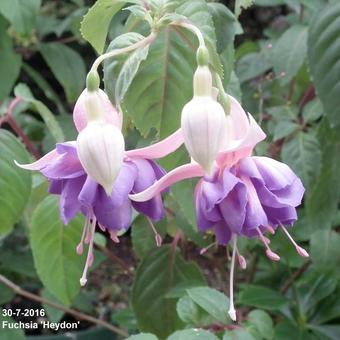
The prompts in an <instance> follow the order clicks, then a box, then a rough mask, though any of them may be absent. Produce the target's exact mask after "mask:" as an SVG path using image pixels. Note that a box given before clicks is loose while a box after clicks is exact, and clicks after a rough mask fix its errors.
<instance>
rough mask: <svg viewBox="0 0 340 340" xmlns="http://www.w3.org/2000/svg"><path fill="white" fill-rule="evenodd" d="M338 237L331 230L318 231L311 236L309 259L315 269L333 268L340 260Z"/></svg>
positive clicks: (339, 239)
mask: <svg viewBox="0 0 340 340" xmlns="http://www.w3.org/2000/svg"><path fill="white" fill-rule="evenodd" d="M339 244H340V236H339V234H338V233H336V232H335V231H333V230H318V231H315V232H314V233H313V234H312V236H311V249H310V251H311V258H312V260H313V263H314V265H315V266H316V267H318V268H320V269H322V268H329V269H331V268H334V267H336V266H337V265H338V264H339V260H340V249H339Z"/></svg>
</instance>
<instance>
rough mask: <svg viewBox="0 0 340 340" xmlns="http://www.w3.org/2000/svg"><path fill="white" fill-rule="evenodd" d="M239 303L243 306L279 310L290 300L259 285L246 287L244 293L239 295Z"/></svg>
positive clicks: (243, 289)
mask: <svg viewBox="0 0 340 340" xmlns="http://www.w3.org/2000/svg"><path fill="white" fill-rule="evenodd" d="M238 302H239V303H240V304H242V305H249V306H254V307H257V308H263V309H268V310H277V309H280V308H281V307H283V306H285V305H286V304H287V303H288V300H287V299H286V298H285V297H284V296H283V295H281V294H279V293H278V292H276V291H275V290H272V289H270V288H267V287H262V286H259V285H258V286H255V285H244V286H243V287H242V291H241V292H240V293H239V294H238Z"/></svg>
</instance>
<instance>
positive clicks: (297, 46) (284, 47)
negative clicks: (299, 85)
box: [271, 25, 308, 84]
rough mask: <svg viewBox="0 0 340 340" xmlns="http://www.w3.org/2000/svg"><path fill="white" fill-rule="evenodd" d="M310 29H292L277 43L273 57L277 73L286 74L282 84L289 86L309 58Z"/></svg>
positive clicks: (296, 26)
mask: <svg viewBox="0 0 340 340" xmlns="http://www.w3.org/2000/svg"><path fill="white" fill-rule="evenodd" d="M307 35H308V29H307V27H305V26H301V25H294V26H292V27H290V28H289V29H288V30H287V31H285V32H284V34H283V35H282V36H281V37H280V38H279V39H278V41H277V42H276V43H275V45H274V47H273V49H272V53H271V57H272V63H273V66H274V70H275V73H276V74H277V75H280V74H282V73H284V74H285V76H284V77H282V78H281V83H282V84H287V83H289V81H290V80H291V79H292V78H293V77H294V76H295V75H296V74H297V72H298V70H299V69H300V67H301V66H302V64H303V63H304V61H305V59H306V56H307Z"/></svg>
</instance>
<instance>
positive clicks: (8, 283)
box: [0, 274, 129, 338]
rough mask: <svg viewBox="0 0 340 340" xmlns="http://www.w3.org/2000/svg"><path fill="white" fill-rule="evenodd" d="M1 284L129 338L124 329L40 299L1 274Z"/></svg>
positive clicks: (17, 292)
mask: <svg viewBox="0 0 340 340" xmlns="http://www.w3.org/2000/svg"><path fill="white" fill-rule="evenodd" d="M0 282H2V283H3V284H4V285H6V286H7V287H9V288H10V289H12V290H13V291H14V292H15V293H16V294H18V295H21V296H24V297H26V298H27V299H30V300H33V301H37V302H40V303H44V304H46V305H48V306H51V307H53V308H56V309H59V310H61V311H63V312H64V313H67V314H70V315H72V316H74V317H75V318H76V319H80V320H86V321H88V322H91V323H94V324H96V325H100V326H102V327H104V328H107V329H109V330H110V331H111V332H113V333H116V334H119V335H121V336H123V337H124V338H126V337H128V336H129V334H128V333H127V332H125V331H124V330H123V329H120V328H118V327H115V326H113V325H111V324H110V323H108V322H106V321H104V320H100V319H97V318H94V317H93V316H90V315H87V314H84V313H81V312H78V311H77V310H75V309H71V308H68V307H65V306H63V305H60V304H59V303H56V302H53V301H50V300H47V299H45V298H43V297H40V296H39V295H36V294H33V293H31V292H28V291H27V290H24V289H22V288H21V287H19V286H18V285H16V284H15V283H14V282H12V281H10V280H9V279H8V278H6V277H5V276H3V275H1V274H0Z"/></svg>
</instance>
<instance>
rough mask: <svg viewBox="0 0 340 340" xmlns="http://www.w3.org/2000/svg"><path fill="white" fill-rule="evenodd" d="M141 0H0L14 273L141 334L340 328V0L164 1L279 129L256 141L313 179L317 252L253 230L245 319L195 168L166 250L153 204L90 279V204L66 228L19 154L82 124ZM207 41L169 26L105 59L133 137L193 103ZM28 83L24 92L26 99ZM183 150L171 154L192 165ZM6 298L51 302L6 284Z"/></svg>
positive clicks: (267, 333) (332, 335) (307, 222)
mask: <svg viewBox="0 0 340 340" xmlns="http://www.w3.org/2000/svg"><path fill="white" fill-rule="evenodd" d="M128 2H129V1H118V0H117V1H114V0H98V1H97V2H96V3H95V5H94V6H93V7H92V8H91V9H90V10H89V12H88V9H89V7H90V6H92V5H93V2H92V1H85V0H70V1H56V0H55V1H54V0H49V1H47V0H46V1H41V0H2V1H0V61H1V62H0V74H1V78H2V80H1V83H0V101H1V107H0V125H1V129H0V192H1V197H0V202H1V207H0V251H1V256H0V273H1V274H2V275H5V276H6V277H7V278H9V279H11V280H12V281H13V282H15V283H16V284H18V285H20V286H21V287H23V288H24V289H26V290H28V291H30V292H33V293H34V294H37V295H39V296H42V297H44V298H46V299H48V300H50V301H55V302H58V303H60V304H62V305H64V306H66V307H71V308H72V309H75V310H78V311H81V312H83V313H86V314H89V315H93V316H95V317H97V318H100V319H105V320H107V321H108V322H109V323H112V324H115V325H117V326H119V327H120V328H122V329H125V330H126V331H127V332H128V333H130V334H133V333H138V332H144V333H140V334H139V335H134V336H131V337H130V338H129V339H135V340H156V339H166V338H167V339H169V340H178V339H186V340H190V339H196V340H197V339H204V340H210V339H211V340H213V339H215V340H216V339H223V340H227V339H241V340H244V339H249V340H252V339H255V340H257V339H259V340H260V339H268V340H269V339H278V340H280V339H291V338H294V339H303V340H306V339H307V340H308V339H313V340H314V339H322V340H323V339H339V338H340V299H339V296H340V285H339V276H340V272H339V264H340V247H339V244H340V236H339V226H340V214H339V198H340V181H339V179H338V173H339V167H340V137H339V133H338V129H339V125H340V96H339V91H340V21H339V17H340V3H339V1H338V0H333V1H327V0H255V1H254V2H255V4H252V3H253V1H251V0H236V1H225V2H224V4H222V2H221V3H218V2H214V1H205V0H195V1H190V0H178V1H165V2H164V4H165V5H168V6H170V7H169V8H170V9H172V10H173V11H175V12H176V13H177V15H184V16H186V17H188V18H189V19H190V20H191V21H192V22H193V23H194V24H196V25H197V26H198V27H199V28H200V29H201V30H202V32H203V33H204V36H205V39H206V42H207V43H208V46H209V48H210V51H211V55H212V56H213V58H212V59H213V60H212V67H214V68H215V69H216V71H217V72H219V73H220V74H221V75H223V76H224V78H223V81H224V86H225V87H226V89H227V90H228V92H229V93H230V94H232V95H233V96H235V97H236V98H238V99H239V100H240V101H241V102H242V105H243V106H244V107H245V108H246V109H247V110H248V111H249V112H252V113H253V114H254V116H255V117H256V119H257V121H259V122H261V124H262V127H263V128H264V130H265V131H266V133H267V135H268V137H267V139H266V142H263V143H261V144H260V145H259V146H258V147H257V149H256V154H258V155H268V156H270V157H274V158H276V159H281V160H283V161H284V162H286V163H287V164H289V165H290V166H291V167H292V168H293V169H294V171H295V172H296V173H297V174H298V175H299V176H300V177H301V179H302V181H303V183H304V185H305V187H306V195H305V199H304V203H303V206H302V207H301V208H300V209H299V217H300V219H299V221H298V223H297V224H296V226H295V227H294V228H293V236H294V238H295V239H296V240H298V241H299V242H300V243H303V244H304V246H305V247H306V248H307V249H308V250H309V252H310V254H311V258H310V259H308V260H306V259H303V258H300V257H299V256H298V255H297V254H296V253H295V251H294V248H293V247H292V245H291V244H290V243H289V242H288V240H287V239H286V238H285V237H284V235H281V234H280V233H278V234H277V235H275V237H274V238H273V239H272V248H273V250H274V251H277V252H279V253H280V255H281V261H280V262H279V263H272V262H269V260H268V259H267V258H266V257H265V255H264V252H263V250H262V248H261V247H260V244H259V243H258V242H257V241H254V240H251V241H249V240H243V241H242V244H241V246H242V247H241V248H242V253H243V255H245V256H246V258H247V259H248V267H247V269H246V270H245V271H238V272H237V275H236V277H237V291H238V292H237V301H236V302H237V307H238V309H239V311H240V320H239V323H238V324H237V325H236V324H232V322H231V320H230V319H229V318H228V317H227V308H228V298H227V296H226V295H225V293H226V292H227V291H228V289H227V288H228V285H227V276H226V273H227V269H228V266H229V265H228V258H227V255H226V251H225V250H223V249H217V248H213V249H211V250H210V251H209V252H207V253H205V254H204V255H203V256H199V255H198V253H199V249H200V248H202V247H204V246H206V245H207V244H208V243H209V242H210V240H209V237H208V238H207V237H202V235H201V234H199V233H198V232H197V231H196V227H195V225H196V224H195V217H194V210H193V203H192V199H191V196H192V192H193V191H192V190H193V185H194V182H186V183H184V184H183V183H182V184H177V185H176V186H175V187H174V188H173V189H172V190H171V192H170V193H169V194H168V195H167V196H166V200H165V202H166V207H167V219H166V220H165V221H162V222H160V223H158V224H157V225H156V227H157V229H158V230H159V232H160V233H161V235H162V236H163V237H164V239H165V244H164V245H163V246H162V247H160V248H156V245H155V242H154V236H153V234H152V231H151V230H150V228H149V227H148V224H147V222H146V220H145V219H144V218H143V217H142V216H136V217H135V219H134V222H133V225H132V229H131V232H129V233H127V234H126V235H124V236H123V237H122V239H121V244H120V245H113V244H112V243H111V242H108V241H107V240H106V238H105V237H104V236H103V235H101V234H99V233H98V235H97V236H96V256H95V264H94V266H93V269H92V274H91V278H90V282H89V284H88V286H87V287H86V288H85V289H82V290H80V286H79V284H78V282H79V281H78V280H79V277H80V275H81V270H82V265H83V262H84V258H82V257H79V256H77V255H76V253H75V246H76V244H77V242H78V240H79V238H80V233H81V226H82V218H81V217H80V216H79V217H77V218H76V219H75V220H74V221H72V222H71V223H70V225H69V226H67V227H64V226H63V225H62V223H61V222H60V221H59V218H58V207H57V200H56V199H55V198H53V197H48V198H47V194H46V188H47V184H46V182H45V180H44V179H43V178H42V177H41V176H40V175H38V174H33V175H32V176H31V175H30V174H29V173H28V172H26V171H24V170H21V169H19V168H17V167H16V166H15V165H14V163H13V159H15V160H17V161H18V162H20V163H26V162H28V161H30V160H32V159H33V158H34V157H35V156H39V155H42V154H43V153H45V152H47V151H49V150H51V149H52V148H53V147H54V144H55V143H56V142H59V141H63V140H72V139H75V138H76V132H75V130H74V127H73V123H72V118H71V117H72V116H71V112H72V108H73V105H74V102H75V100H76V98H77V97H78V95H79V94H80V92H81V91H82V89H83V88H84V86H85V76H86V70H88V69H89V67H90V65H91V62H93V60H94V59H95V57H96V53H101V52H103V51H104V50H106V49H107V50H110V49H113V48H117V47H122V46H126V45H129V44H131V43H133V42H136V41H138V40H139V39H141V34H143V35H145V34H147V26H146V24H145V22H143V21H142V19H141V16H140V13H139V12H138V10H137V8H136V7H134V6H130V5H131V4H128ZM131 2H133V1H131ZM137 3H138V1H137ZM150 3H151V6H153V5H155V6H159V4H160V3H161V2H160V1H158V0H157V1H156V0H153V1H151V2H150ZM225 5H227V7H226V6H225ZM122 8H124V10H122V11H120V10H121V9H122ZM86 13H87V15H86V16H85V19H84V20H83V16H84V15H85V14H86ZM82 20H83V22H82V24H81V21H82ZM120 34H123V36H119V35H120ZM86 40H87V41H86ZM88 42H89V43H90V44H91V45H92V46H93V47H94V49H92V48H91V45H90V44H89V43H88ZM195 49H196V39H195V38H194V37H193V36H192V35H191V34H190V33H188V32H186V31H184V30H182V29H180V28H174V27H170V26H165V27H164V28H162V30H161V32H160V34H159V36H158V37H157V39H156V41H155V42H154V44H152V45H151V46H150V48H144V49H142V50H139V51H136V52H134V53H132V54H130V55H128V56H125V57H119V58H117V59H115V60H108V61H107V62H106V63H105V65H104V70H103V77H104V85H105V89H106V91H107V92H108V94H109V97H110V99H111V100H112V101H113V102H114V103H116V104H120V105H121V106H122V109H123V110H124V113H125V127H124V128H125V135H126V143H127V146H128V148H134V147H136V146H141V145H146V144H149V143H151V142H153V141H156V140H158V139H159V138H163V137H164V136H167V135H168V134H169V133H171V132H173V131H174V130H175V129H176V128H177V127H178V126H179V119H180V112H181V108H182V107H183V105H184V104H185V103H186V102H187V101H188V100H189V99H190V98H191V96H192V92H191V91H192V90H191V87H192V74H193V71H194V68H195V57H194V51H195ZM219 60H221V63H222V65H223V68H222V66H221V65H220V62H219ZM14 97H17V98H18V97H19V98H21V99H19V103H18V105H16V106H15V108H14V110H13V111H12V110H11V108H10V107H9V104H10V103H11V101H12V99H13V98H14ZM9 112H11V115H9ZM23 142H24V143H23ZM183 151H184V150H183V149H181V150H179V151H178V152H176V154H174V155H172V156H171V157H168V158H166V159H164V160H162V165H163V166H164V167H165V168H167V169H170V168H174V167H175V166H176V165H178V164H181V163H184V162H185V161H186V159H185V158H186V154H185V153H184V152H183ZM172 237H174V240H173V241H171V240H172ZM177 245H179V247H176V246H177ZM209 287H210V288H209ZM227 295H228V294H227ZM0 304H1V306H2V308H15V307H19V308H25V307H26V308H40V307H41V306H40V305H39V304H37V303H36V302H33V301H30V300H28V299H25V298H22V297H20V296H14V292H13V291H12V290H11V289H9V288H8V287H6V286H5V285H3V284H2V283H0ZM43 307H44V308H45V309H46V311H47V318H48V319H49V320H50V321H54V322H57V321H60V320H67V321H74V316H72V315H71V314H69V313H66V314H64V313H63V312H61V311H60V310H57V309H53V308H51V307H48V306H47V305H43ZM1 318H4V317H3V316H1ZM29 320H30V319H25V320H23V321H26V322H27V321H29ZM0 321H1V320H0ZM91 326H92V325H91V324H90V323H87V322H85V321H82V322H81V327H80V329H82V331H80V332H78V334H79V335H78V337H79V339H82V338H84V339H85V337H86V336H87V337H88V338H89V337H90V338H93V337H96V336H100V338H101V339H105V338H106V337H107V338H109V339H112V338H113V335H112V333H108V332H107V331H106V330H104V328H100V327H99V328H91ZM197 328H199V329H197ZM44 333H45V335H46V336H48V335H49V334H51V333H52V332H47V331H46V330H45V331H43V330H41V329H39V330H26V335H27V336H29V335H30V336H35V337H38V336H41V334H44ZM24 337H25V335H24V333H23V331H22V330H9V329H8V330H6V331H5V330H1V332H0V339H23V338H24ZM117 338H119V336H117ZM44 339H45V338H44ZM58 339H63V334H62V331H61V332H58Z"/></svg>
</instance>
